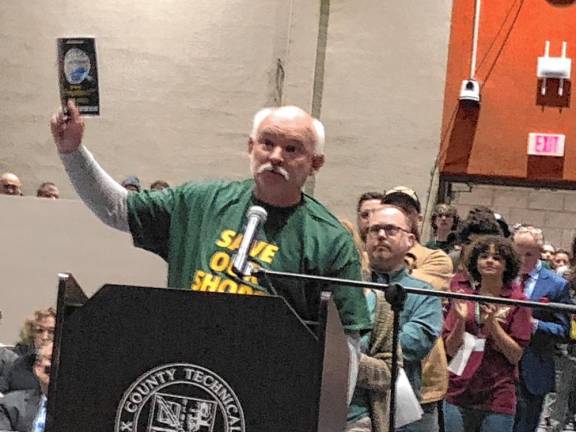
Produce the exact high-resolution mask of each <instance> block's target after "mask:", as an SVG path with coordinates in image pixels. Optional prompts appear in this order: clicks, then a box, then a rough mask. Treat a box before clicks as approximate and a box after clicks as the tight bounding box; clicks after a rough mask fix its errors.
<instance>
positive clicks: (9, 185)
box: [0, 173, 22, 196]
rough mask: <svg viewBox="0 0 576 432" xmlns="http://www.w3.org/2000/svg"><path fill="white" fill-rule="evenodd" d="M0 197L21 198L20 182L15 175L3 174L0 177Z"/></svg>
mask: <svg viewBox="0 0 576 432" xmlns="http://www.w3.org/2000/svg"><path fill="white" fill-rule="evenodd" d="M0 195H17V196H22V182H21V181H20V179H19V178H18V177H16V174H12V173H4V174H2V175H1V176H0Z"/></svg>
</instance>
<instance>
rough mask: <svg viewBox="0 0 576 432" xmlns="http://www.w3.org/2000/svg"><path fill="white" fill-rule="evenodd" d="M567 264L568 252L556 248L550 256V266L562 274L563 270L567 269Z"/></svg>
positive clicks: (568, 263) (568, 259)
mask: <svg viewBox="0 0 576 432" xmlns="http://www.w3.org/2000/svg"><path fill="white" fill-rule="evenodd" d="M569 266H570V252H568V251H566V250H564V249H557V250H556V251H555V252H554V255H553V256H552V268H553V269H554V271H555V272H556V273H557V274H559V275H561V276H562V275H563V274H564V272H566V271H567V270H568V267H569Z"/></svg>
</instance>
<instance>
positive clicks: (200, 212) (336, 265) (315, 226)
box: [128, 180, 370, 331]
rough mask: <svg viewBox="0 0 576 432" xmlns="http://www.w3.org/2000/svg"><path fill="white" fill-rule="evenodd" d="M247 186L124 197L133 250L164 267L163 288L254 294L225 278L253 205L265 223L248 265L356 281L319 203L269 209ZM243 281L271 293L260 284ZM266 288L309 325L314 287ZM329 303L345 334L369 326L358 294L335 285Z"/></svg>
mask: <svg viewBox="0 0 576 432" xmlns="http://www.w3.org/2000/svg"><path fill="white" fill-rule="evenodd" d="M253 188H254V182H253V181H252V180H245V181H241V182H211V183H187V184H184V185H182V186H179V187H177V188H174V189H164V190H162V191H143V192H140V193H129V194H128V220H129V224H130V231H131V233H132V237H133V239H134V244H135V245H136V246H137V247H141V248H143V249H146V250H149V251H151V252H154V253H156V254H158V255H160V256H161V257H162V258H164V259H165V260H166V261H167V262H168V286H170V287H173V288H191V289H192V290H194V291H208V292H227V293H234V294H258V293H259V292H258V291H254V290H253V289H252V288H251V287H249V286H248V285H244V284H239V283H237V282H235V281H234V280H232V279H231V278H229V277H228V273H230V272H231V271H232V270H231V266H232V259H233V255H234V253H235V252H236V250H237V249H238V247H239V246H240V242H241V240H242V234H241V233H242V231H243V229H244V225H243V224H244V223H245V214H246V211H247V209H248V208H249V207H250V206H252V205H260V206H262V207H264V208H265V209H266V211H267V212H268V219H267V221H266V223H265V224H264V226H263V228H262V229H261V230H260V232H259V236H258V237H257V241H256V242H255V244H254V246H253V248H252V250H251V259H252V260H254V261H256V262H258V263H260V264H261V265H262V266H263V267H266V268H270V269H272V270H278V271H285V272H293V273H304V274H311V275H321V276H331V277H337V278H345V279H354V280H361V274H360V264H359V258H358V252H357V250H356V248H355V246H354V243H353V240H352V237H351V236H350V234H349V233H348V232H347V231H346V230H345V229H344V228H343V227H342V225H341V224H340V222H339V221H338V220H337V219H336V218H335V217H334V216H333V215H332V214H331V213H330V212H329V211H328V210H327V209H326V208H325V207H324V206H323V205H321V204H320V203H319V202H317V201H316V200H314V199H313V198H311V197H309V196H307V195H305V194H303V195H302V200H301V202H300V203H299V204H298V205H296V206H294V207H289V208H281V207H273V206H270V205H267V204H265V203H262V202H260V201H258V200H257V199H256V198H255V197H254V195H253ZM261 279H265V278H262V277H261ZM248 280H249V281H250V282H252V283H256V284H258V285H260V286H262V287H263V288H264V289H265V290H266V291H267V292H274V291H273V290H271V288H270V286H269V284H268V281H267V280H257V278H256V277H254V276H250V277H248ZM272 284H273V288H274V289H275V290H276V292H277V293H278V294H279V295H281V296H283V297H284V298H286V300H287V301H288V303H289V304H290V305H291V306H292V307H293V308H294V310H295V311H296V312H297V313H298V315H299V316H300V317H301V318H302V319H303V320H310V321H316V320H317V318H318V317H317V315H318V305H319V294H320V291H321V288H322V287H321V286H319V284H318V283H316V282H304V281H292V280H290V281H289V280H287V279H283V280H281V279H276V280H275V281H273V282H272ZM333 298H334V301H335V303H336V306H337V308H338V310H339V313H340V318H341V320H342V323H343V325H344V327H345V328H346V329H347V330H351V331H353V330H366V329H369V328H370V319H369V316H368V311H367V307H366V301H365V300H364V295H363V293H362V289H360V288H349V287H344V286H339V287H335V288H334V297H333Z"/></svg>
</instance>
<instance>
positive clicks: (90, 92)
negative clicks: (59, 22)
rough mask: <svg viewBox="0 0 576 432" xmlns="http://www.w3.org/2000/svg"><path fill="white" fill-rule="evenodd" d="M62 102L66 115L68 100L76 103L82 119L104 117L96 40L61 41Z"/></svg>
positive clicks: (60, 73) (59, 73)
mask: <svg viewBox="0 0 576 432" xmlns="http://www.w3.org/2000/svg"><path fill="white" fill-rule="evenodd" d="M58 76H59V81H60V100H61V102H62V107H63V109H64V111H65V112H66V103H67V101H68V99H74V101H75V102H76V106H78V109H79V111H80V114H82V115H90V116H97V115H100V94H99V90H98V66H97V63H96V41H95V39H94V38H87V37H77V38H59V39H58Z"/></svg>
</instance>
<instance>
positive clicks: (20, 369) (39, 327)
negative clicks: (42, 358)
mask: <svg viewBox="0 0 576 432" xmlns="http://www.w3.org/2000/svg"><path fill="white" fill-rule="evenodd" d="M55 318H56V311H55V310H54V308H48V309H45V310H38V311H36V312H34V319H33V320H32V322H33V331H34V339H33V347H34V349H33V350H31V351H28V352H27V353H25V354H23V355H22V356H21V357H19V358H18V359H16V361H14V363H13V364H12V366H11V367H10V368H9V369H8V371H7V373H6V379H5V382H3V383H2V385H3V387H1V388H0V392H2V393H4V394H7V393H9V392H12V391H15V390H28V389H35V388H38V381H37V380H36V377H35V376H34V373H33V371H32V367H33V365H34V361H35V359H36V350H37V349H38V348H39V347H41V346H42V345H43V344H46V343H48V342H50V341H52V339H53V337H54V325H55ZM0 430H1V429H0Z"/></svg>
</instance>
